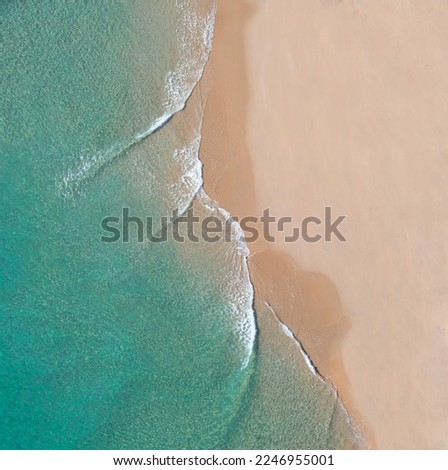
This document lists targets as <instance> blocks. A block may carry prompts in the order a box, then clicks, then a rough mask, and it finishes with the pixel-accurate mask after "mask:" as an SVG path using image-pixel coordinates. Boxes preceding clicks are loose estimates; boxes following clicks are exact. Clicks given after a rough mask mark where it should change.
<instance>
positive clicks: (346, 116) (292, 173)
mask: <svg viewBox="0 0 448 470" xmlns="http://www.w3.org/2000/svg"><path fill="white" fill-rule="evenodd" d="M446 44H448V3H447V2H446V1H445V0H427V1H425V2H419V1H411V0H409V1H394V2H392V1H390V0H375V1H374V0H358V1H354V0H341V1H333V0H303V1H302V0H251V1H249V0H224V1H223V0H221V2H220V4H219V8H218V15H217V22H216V29H215V40H214V46H213V51H212V57H211V65H212V71H213V84H212V88H211V92H210V96H209V101H208V104H207V108H206V115H205V121H204V129H203V139H204V140H203V145H202V147H201V157H202V159H203V160H204V162H205V168H204V177H205V189H206V191H207V193H208V194H210V195H211V196H212V197H215V198H216V199H217V200H218V201H219V203H220V205H221V206H223V207H224V208H225V209H227V210H228V211H229V212H231V213H232V214H233V215H235V216H239V217H242V216H245V215H256V216H259V215H261V213H262V211H263V209H265V208H267V207H269V208H270V209H271V211H272V213H273V214H274V215H275V216H277V217H281V216H291V217H294V219H295V220H301V219H303V218H304V217H306V216H318V217H322V215H323V211H324V207H325V206H331V207H332V208H333V211H334V213H335V214H337V215H339V214H341V215H342V214H346V215H347V216H348V218H347V219H346V220H345V221H344V222H343V224H342V225H341V230H342V231H343V233H344V235H345V237H346V238H347V242H345V243H343V242H339V241H333V242H331V243H328V242H323V241H320V242H318V243H305V242H303V241H298V242H296V243H283V242H282V239H283V236H282V235H279V236H278V237H277V241H276V242H275V244H268V243H266V242H263V241H258V242H257V243H255V244H251V246H250V249H251V252H252V253H254V255H253V256H252V257H251V259H250V267H251V276H252V279H253V281H254V284H255V287H256V293H257V295H259V296H262V297H264V298H266V299H267V300H268V301H269V303H270V304H271V305H272V306H273V307H274V309H275V310H276V312H277V314H278V315H279V316H280V318H281V319H282V321H284V322H285V323H287V324H288V325H289V326H290V328H291V329H292V330H293V332H294V333H295V334H296V336H297V337H298V338H299V339H300V340H301V341H302V343H303V345H304V347H305V349H306V350H307V352H308V353H309V354H310V356H311V358H312V359H313V361H314V363H315V364H316V365H317V367H318V368H319V370H320V372H321V373H323V374H324V375H325V376H327V377H328V378H330V379H331V380H332V381H333V383H334V384H335V386H336V387H337V389H338V391H339V393H340V395H341V397H342V399H343V400H344V402H345V403H346V404H347V406H348V409H349V411H350V413H351V414H352V416H354V418H355V420H356V421H358V422H359V423H361V424H363V425H364V429H365V432H366V434H367V436H368V438H369V441H370V443H371V446H372V447H375V446H376V447H378V448H383V449H397V448H448V437H447V436H448V383H447V382H448V378H447V371H448V244H447V240H448V223H447V218H446V215H445V214H446V206H447V205H448V190H447V188H448V133H447V132H446V123H447V122H448V98H447V96H448V85H447V83H448V54H447V50H446V49H447V47H446Z"/></svg>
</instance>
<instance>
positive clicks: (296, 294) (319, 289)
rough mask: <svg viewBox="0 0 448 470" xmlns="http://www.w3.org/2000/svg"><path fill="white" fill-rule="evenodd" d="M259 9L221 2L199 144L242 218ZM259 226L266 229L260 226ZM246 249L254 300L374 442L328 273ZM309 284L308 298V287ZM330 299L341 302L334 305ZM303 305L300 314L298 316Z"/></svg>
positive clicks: (248, 209) (219, 193)
mask: <svg viewBox="0 0 448 470" xmlns="http://www.w3.org/2000/svg"><path fill="white" fill-rule="evenodd" d="M253 12H254V8H253V6H252V5H251V4H250V3H248V2H225V3H224V2H220V3H219V5H218V10H217V15H216V23H215V33H214V40H213V48H212V51H211V54H210V58H209V62H210V68H211V75H212V78H211V80H212V84H211V87H210V91H209V94H208V98H207V104H206V107H205V113H204V120H203V127H202V136H203V137H202V143H201V149H200V159H201V161H202V162H203V164H204V168H203V173H204V191H205V192H206V193H207V194H208V195H209V196H210V197H212V198H213V199H215V200H216V201H218V203H219V205H220V206H221V207H223V208H224V209H225V210H226V211H228V212H229V213H230V214H231V215H232V216H238V217H240V218H242V217H246V216H253V215H255V214H258V213H259V210H258V207H259V203H258V200H257V194H256V191H255V184H254V175H253V171H252V164H253V162H252V160H251V155H250V152H249V150H248V148H247V146H246V144H245V139H246V136H245V131H246V119H247V117H246V112H245V111H246V109H247V108H248V106H249V82H248V79H247V75H246V65H245V51H244V47H242V46H241V44H244V36H243V33H244V28H245V23H246V22H247V21H248V20H249V18H250V16H251V14H252V13H253ZM229 18H231V21H228V19H229ZM229 59H230V60H229ZM218 142H219V144H218ZM258 228H259V230H260V225H258ZM248 248H249V250H250V255H249V258H248V267H249V273H250V277H251V282H252V285H253V287H254V290H255V300H254V301H255V302H257V301H261V302H265V303H266V304H268V306H269V307H270V308H271V309H272V310H273V312H274V313H275V315H276V316H277V317H278V321H279V322H280V323H281V324H284V325H285V326H286V327H287V328H288V329H289V331H290V332H291V334H292V335H293V336H294V338H295V339H296V341H298V343H299V345H300V348H301V354H302V355H303V356H304V360H305V361H306V362H308V361H309V362H311V367H312V368H313V367H314V368H315V372H316V373H317V374H318V375H319V376H320V377H321V378H322V379H323V380H324V381H329V382H330V384H331V385H332V386H333V387H334V389H335V391H336V393H337V395H338V397H339V398H340V399H341V400H342V402H343V404H344V406H345V408H346V409H347V412H348V414H349V416H350V418H351V419H352V420H353V425H354V428H355V429H358V430H361V433H362V435H363V437H364V438H366V439H367V441H368V445H369V446H372V445H373V442H374V438H373V436H372V435H371V433H370V431H369V430H368V428H367V426H366V423H365V422H364V420H363V419H362V417H361V414H360V413H359V411H358V409H357V407H356V406H355V404H354V403H353V400H352V398H351V392H350V384H349V380H348V378H347V376H346V373H345V370H344V366H343V363H342V361H341V354H340V350H339V342H340V339H341V336H342V335H343V334H344V331H346V330H347V328H348V320H347V318H345V317H344V316H343V314H342V312H341V311H340V306H339V304H340V301H339V300H338V295H337V292H336V291H335V287H334V285H333V283H332V282H331V281H330V280H329V279H328V278H326V277H325V276H324V275H321V274H318V273H314V272H311V271H305V270H301V269H300V268H299V267H298V266H297V265H296V263H295V262H294V260H293V259H292V258H291V257H289V256H288V255H287V254H286V253H284V252H283V251H280V250H278V247H276V245H275V244H272V243H268V242H266V241H263V240H261V239H259V240H257V241H255V242H252V243H248ZM272 248H277V249H276V250H275V249H274V250H273V249H272ZM285 284H286V287H285ZM304 284H306V288H305V296H306V299H303V293H302V287H303V285H304ZM319 294H323V297H324V298H326V297H331V299H330V300H329V301H326V305H324V303H325V301H324V302H321V301H320V300H318V299H316V298H315V297H316V296H319ZM298 299H300V301H299V302H298V301H297V300H298ZM332 302H335V307H330V308H328V307H329V305H330V304H331V303H332ZM316 309H318V310H320V312H321V314H320V315H313V313H314V311H315V310H316ZM297 311H300V312H301V314H300V316H299V315H297ZM324 312H325V313H324Z"/></svg>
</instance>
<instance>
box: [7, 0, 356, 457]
mask: <svg viewBox="0 0 448 470" xmlns="http://www.w3.org/2000/svg"><path fill="white" fill-rule="evenodd" d="M216 6H217V5H216V3H215V2H214V1H209V0H200V1H194V0H178V1H175V0H172V1H166V0H150V1H149V0H135V1H110V2H109V1H108V2H71V1H61V2H53V1H49V0H25V1H13V0H9V1H5V2H2V3H1V7H0V8H1V17H2V23H3V38H2V56H3V66H2V72H3V86H2V111H3V112H2V135H1V139H2V159H1V178H2V208H3V221H2V225H1V236H2V250H1V252H2V308H1V320H0V343H1V350H0V387H1V389H0V448H9V449H23V448H25V449H79V448H88V449H90V448H123V449H124V448H159V449H167V448H210V449H212V448H315V449H317V448H338V447H352V446H357V445H358V444H359V443H358V437H357V436H356V433H355V431H354V430H353V429H352V427H351V425H350V422H349V419H348V417H347V415H346V413H345V410H344V409H343V407H342V406H341V404H340V402H339V401H338V400H337V397H336V396H335V393H334V392H333V390H332V389H331V388H330V387H329V386H328V385H327V384H326V383H324V382H323V381H322V380H321V379H320V378H319V377H318V376H316V375H315V374H314V373H313V371H312V369H311V368H310V367H308V365H307V363H306V361H305V360H304V357H303V355H302V353H301V350H300V347H299V345H298V344H297V343H296V342H295V340H294V339H293V338H291V337H290V336H288V334H285V329H284V328H283V327H282V326H281V325H280V324H279V323H278V321H277V320H276V319H275V317H274V315H273V313H272V312H271V311H270V310H269V307H268V306H264V305H263V304H261V303H260V306H259V308H258V311H257V314H255V312H254V309H253V303H254V299H253V290H252V286H251V284H250V281H249V275H248V271H247V266H246V261H245V256H246V255H247V249H246V247H245V245H244V244H243V243H241V242H239V241H238V237H239V233H238V226H235V225H234V233H233V240H234V241H233V242H232V243H219V244H216V243H214V244H213V243H205V242H200V243H192V242H188V243H183V244H180V243H175V242H173V241H169V242H167V243H150V242H145V243H137V242H136V239H135V238H134V239H131V242H129V243H121V242H119V243H101V242H100V236H101V235H102V234H104V233H103V231H102V229H101V220H102V218H103V217H106V216H109V215H120V214H121V210H122V208H123V207H129V208H130V210H131V212H132V213H134V214H137V215H141V216H153V217H158V216H161V215H169V214H170V213H171V211H172V210H173V209H175V208H178V209H179V210H180V211H184V210H185V209H186V208H187V207H189V206H190V205H193V207H194V209H195V211H196V213H197V214H200V215H201V216H202V217H204V216H207V215H214V216H217V217H220V218H221V219H222V220H225V219H226V218H227V217H228V215H227V214H226V213H225V211H223V210H222V209H220V208H219V207H218V206H217V205H216V203H215V202H214V201H211V200H210V199H209V198H208V197H207V195H206V194H204V193H203V191H202V190H201V184H202V168H201V163H200V161H199V159H198V150H199V147H200V140H201V123H202V114H203V108H204V104H205V100H206V96H207V87H208V84H209V80H208V74H207V73H204V67H205V64H206V61H207V57H208V53H209V51H210V48H211V47H212V36H213V26H214V15H215V9H216Z"/></svg>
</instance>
